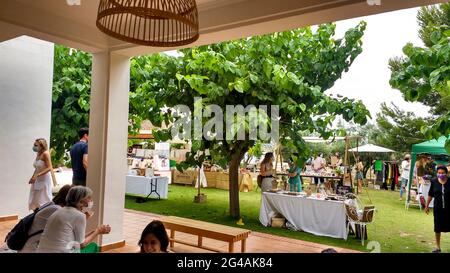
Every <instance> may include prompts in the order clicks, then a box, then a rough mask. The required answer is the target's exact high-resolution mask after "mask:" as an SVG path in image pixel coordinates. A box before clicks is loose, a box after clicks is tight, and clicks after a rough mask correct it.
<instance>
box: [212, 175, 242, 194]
mask: <svg viewBox="0 0 450 273" xmlns="http://www.w3.org/2000/svg"><path fill="white" fill-rule="evenodd" d="M241 181H242V174H239V182H238V183H239V185H240V184H241ZM216 188H217V189H223V190H229V189H230V182H229V174H228V173H225V172H223V173H222V172H219V173H217V176H216Z"/></svg>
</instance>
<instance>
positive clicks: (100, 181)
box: [87, 52, 130, 245]
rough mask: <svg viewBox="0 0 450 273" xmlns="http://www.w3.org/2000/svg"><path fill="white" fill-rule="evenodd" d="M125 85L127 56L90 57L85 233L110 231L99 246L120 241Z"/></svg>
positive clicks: (125, 137)
mask: <svg viewBox="0 0 450 273" xmlns="http://www.w3.org/2000/svg"><path fill="white" fill-rule="evenodd" d="M129 86H130V58H129V57H125V56H122V55H118V54H115V53H111V52H101V53H96V54H93V58H92V88H91V109H90V122H89V154H88V172H87V173H88V175H87V186H88V187H90V188H91V189H92V190H93V191H94V202H95V214H94V216H93V217H92V218H91V219H89V220H88V228H87V232H89V231H91V230H93V229H94V228H95V227H97V226H98V225H100V224H109V225H111V228H112V231H111V233H110V234H108V235H105V236H103V238H100V240H99V243H100V245H105V244H111V243H116V242H120V241H123V213H124V203H125V175H126V173H127V165H126V164H127V162H126V153H127V141H128V91H129Z"/></svg>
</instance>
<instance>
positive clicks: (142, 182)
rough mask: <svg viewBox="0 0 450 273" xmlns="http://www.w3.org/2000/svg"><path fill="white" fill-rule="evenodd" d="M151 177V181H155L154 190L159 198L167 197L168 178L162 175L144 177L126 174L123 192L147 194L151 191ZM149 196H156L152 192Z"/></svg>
mask: <svg viewBox="0 0 450 273" xmlns="http://www.w3.org/2000/svg"><path fill="white" fill-rule="evenodd" d="M151 179H153V183H156V192H157V193H158V194H159V195H160V197H161V199H167V193H168V187H169V186H168V184H169V179H168V178H167V177H164V176H151V177H145V176H136V175H127V178H126V187H125V192H126V193H129V194H139V195H145V196H147V195H148V194H149V193H150V191H151V184H150V181H151ZM150 196H151V197H158V195H157V194H156V193H154V192H153V193H152V195H150Z"/></svg>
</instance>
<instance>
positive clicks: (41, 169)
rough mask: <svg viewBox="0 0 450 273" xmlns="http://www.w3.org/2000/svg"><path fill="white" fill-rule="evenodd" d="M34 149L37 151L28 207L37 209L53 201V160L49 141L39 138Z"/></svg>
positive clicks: (30, 182)
mask: <svg viewBox="0 0 450 273" xmlns="http://www.w3.org/2000/svg"><path fill="white" fill-rule="evenodd" d="M33 151H34V152H36V153H37V155H36V160H35V161H34V164H33V166H34V168H35V169H34V173H33V176H32V177H31V179H30V181H29V184H31V187H30V198H29V200H28V208H29V209H30V210H35V209H37V208H39V207H40V206H42V205H43V204H46V203H48V202H50V201H52V197H53V196H52V179H51V174H50V171H51V170H52V161H51V159H50V153H49V151H48V146H47V141H45V139H43V138H38V139H36V141H35V142H34V145H33Z"/></svg>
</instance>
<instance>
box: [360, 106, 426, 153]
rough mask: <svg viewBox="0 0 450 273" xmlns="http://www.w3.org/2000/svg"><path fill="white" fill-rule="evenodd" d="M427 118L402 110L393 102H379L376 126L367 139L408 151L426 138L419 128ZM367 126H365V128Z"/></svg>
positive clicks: (397, 149) (398, 150)
mask: <svg viewBox="0 0 450 273" xmlns="http://www.w3.org/2000/svg"><path fill="white" fill-rule="evenodd" d="M430 120H431V119H429V118H420V117H417V116H416V115H415V114H414V113H413V112H407V111H403V110H401V109H400V108H398V106H396V105H395V104H393V103H392V104H391V105H390V106H387V105H386V104H385V103H382V104H381V111H380V112H379V113H378V114H377V118H376V127H375V128H372V130H370V131H371V135H370V136H369V139H370V140H371V142H373V143H374V144H377V145H380V146H383V147H387V148H389V149H392V150H395V151H397V152H401V153H404V152H408V151H410V150H411V146H412V145H413V144H416V143H418V142H422V141H425V140H426V137H425V135H424V134H423V133H422V132H421V131H420V128H422V127H423V126H425V125H426V124H428V123H429V122H430ZM367 129H369V128H365V130H367Z"/></svg>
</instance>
